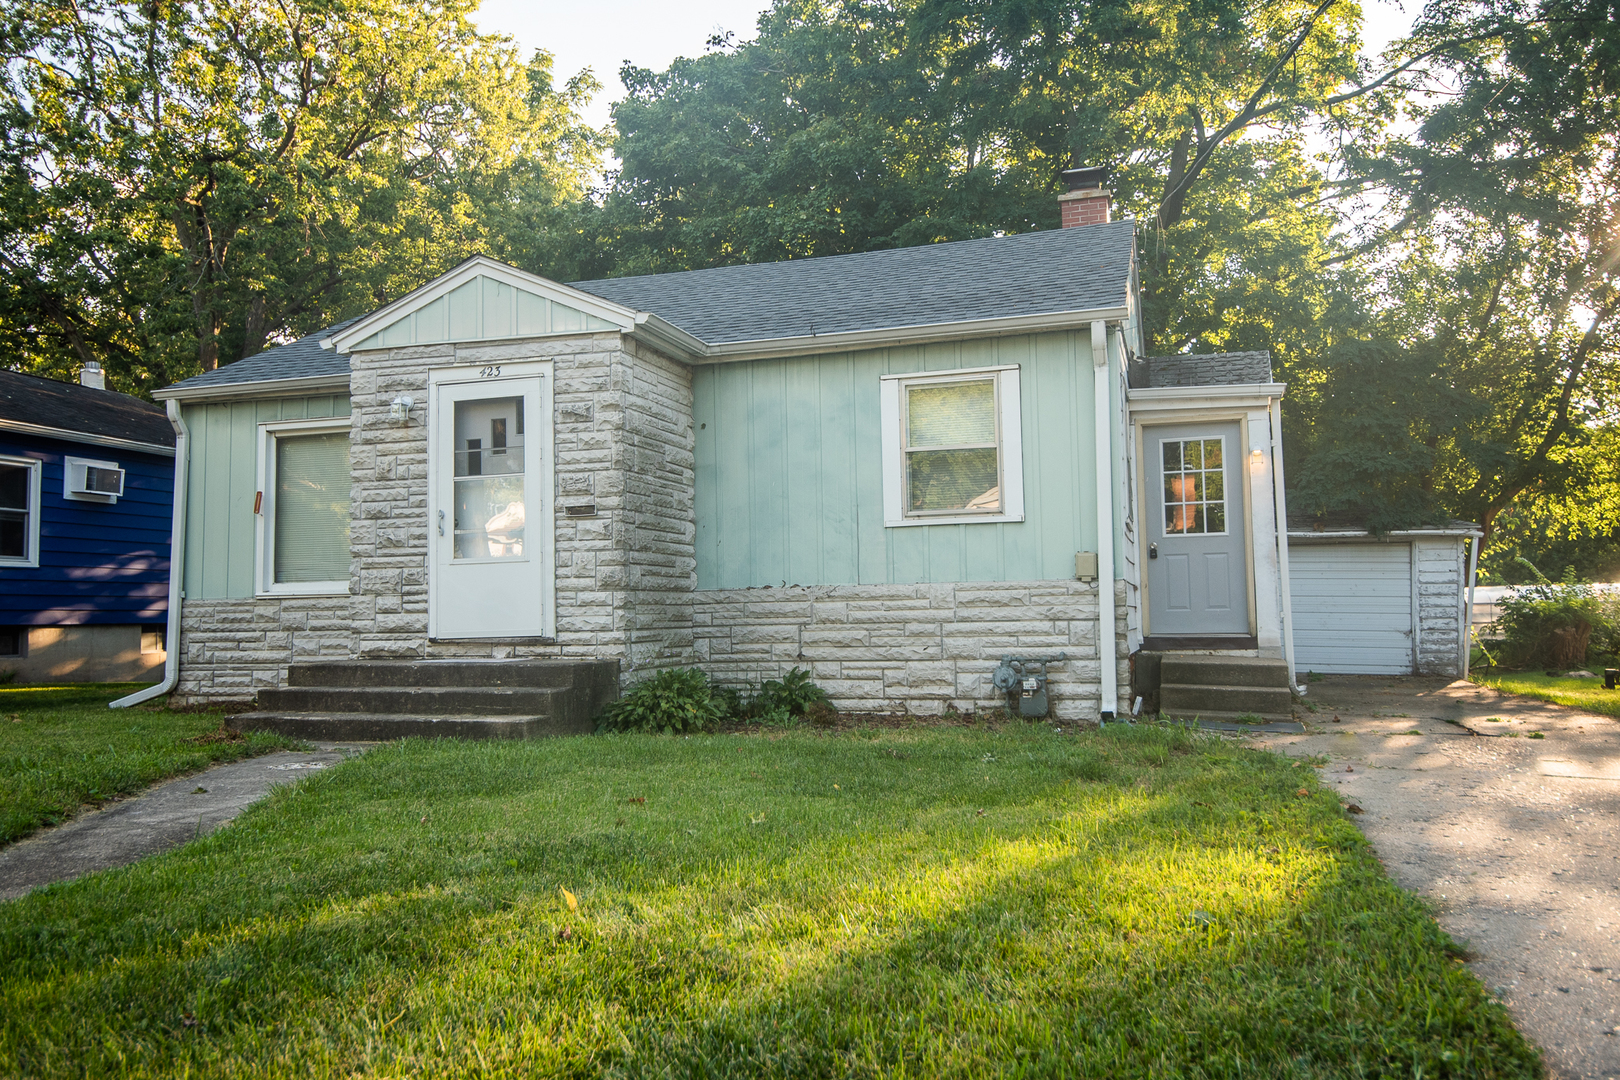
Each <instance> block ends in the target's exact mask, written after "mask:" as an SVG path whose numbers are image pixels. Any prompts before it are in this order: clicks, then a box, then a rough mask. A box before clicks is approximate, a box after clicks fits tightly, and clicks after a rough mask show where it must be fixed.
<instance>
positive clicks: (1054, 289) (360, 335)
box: [154, 221, 1136, 399]
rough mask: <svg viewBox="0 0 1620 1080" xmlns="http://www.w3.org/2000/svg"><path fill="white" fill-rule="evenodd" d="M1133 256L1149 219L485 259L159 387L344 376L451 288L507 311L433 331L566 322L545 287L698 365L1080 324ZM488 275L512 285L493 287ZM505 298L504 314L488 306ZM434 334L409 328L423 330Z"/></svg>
mask: <svg viewBox="0 0 1620 1080" xmlns="http://www.w3.org/2000/svg"><path fill="white" fill-rule="evenodd" d="M1135 253H1136V226H1135V225H1134V223H1132V222H1129V221H1118V222H1112V223H1109V224H1103V225H1089V226H1084V227H1081V228H1071V229H1052V230H1047V231H1044V232H1032V233H1019V234H1016V235H1013V236H993V237H986V238H984V239H980V240H959V241H955V242H952V243H943V244H924V245H922V246H919V247H910V248H891V249H887V250H884V251H869V252H863V253H860V254H855V255H832V256H826V257H822V258H813V259H792V260H789V261H787V262H776V263H749V264H745V265H740V266H721V267H714V268H712V269H709V270H688V271H682V272H679V273H670V274H651V275H646V276H642V277H624V278H605V279H602V280H598V281H576V282H573V283H571V284H568V285H561V284H558V283H557V282H554V281H550V280H548V279H546V278H542V277H539V276H537V275H534V274H530V273H528V272H526V271H523V270H519V269H516V268H515V267H510V266H505V265H503V264H501V263H497V262H495V261H494V260H493V259H490V258H488V257H486V256H474V257H472V258H470V259H467V260H466V261H464V262H463V263H461V264H460V265H458V266H457V267H456V268H455V269H453V270H451V271H449V272H448V273H446V274H444V275H442V276H440V277H438V278H435V279H434V280H433V281H431V282H429V283H428V284H426V285H424V286H422V287H421V288H420V289H417V290H415V291H413V292H411V293H409V294H408V295H406V296H404V297H401V298H400V299H399V300H397V301H395V302H394V303H392V304H389V305H386V306H385V307H383V308H381V309H379V310H377V311H374V312H372V313H371V314H369V315H364V316H361V317H360V318H358V319H350V320H347V321H346V322H341V323H338V324H337V325H335V326H332V327H329V328H328V329H326V330H322V331H320V332H318V333H314V334H309V335H306V336H304V337H302V338H299V339H298V340H297V341H294V342H291V343H289V344H286V345H282V346H280V347H278V348H274V349H268V350H266V351H265V352H262V353H260V354H259V355H257V356H252V357H249V358H247V359H246V360H238V361H237V362H236V363H234V364H226V365H224V366H222V367H220V368H218V369H217V370H215V371H211V372H208V373H206V374H203V375H197V376H194V377H192V378H190V379H186V380H184V381H182V382H178V383H175V384H174V385H173V386H169V387H166V388H164V389H162V390H159V391H158V392H157V393H156V394H155V395H154V396H156V397H159V398H170V397H175V398H186V399H196V398H208V397H227V396H231V395H232V394H237V395H240V394H241V393H243V392H245V391H246V387H247V384H255V386H254V390H253V392H254V393H299V392H311V391H314V390H316V389H320V388H322V387H333V388H335V387H338V386H342V385H344V380H346V379H347V377H348V373H349V358H348V356H347V355H346V354H345V353H344V352H343V351H340V350H345V349H358V348H374V347H387V346H385V345H384V342H385V341H386V342H387V343H388V345H392V344H394V343H395V342H393V340H392V338H391V337H387V336H385V335H384V331H388V330H389V329H390V328H392V327H403V326H406V325H407V320H414V321H416V322H419V321H420V319H421V318H422V317H424V313H427V314H431V315H432V317H433V318H434V319H435V320H437V319H438V318H439V315H438V311H439V308H444V309H445V312H444V318H445V319H454V318H455V316H454V314H453V312H451V311H450V310H449V302H450V297H451V294H452V293H455V294H457V295H462V294H465V296H466V297H467V301H465V302H468V303H470V302H471V300H472V299H473V298H474V297H475V295H476V298H477V303H478V304H486V305H487V304H489V303H494V304H495V305H496V307H495V308H489V309H488V310H482V309H480V311H479V312H477V313H471V310H472V309H471V308H469V312H470V313H471V314H469V318H468V325H469V326H476V330H470V331H469V332H470V333H472V334H473V336H472V337H470V338H461V337H455V336H453V335H449V334H448V331H446V334H445V336H438V337H434V338H433V340H456V341H460V340H482V339H485V338H487V337H489V336H490V333H495V334H496V336H499V333H500V332H498V331H489V332H486V331H488V330H489V327H490V326H504V325H508V323H507V322H506V321H505V320H507V319H508V317H510V319H511V320H513V321H512V322H511V323H510V324H509V325H511V326H512V327H513V331H514V332H519V333H518V336H530V335H531V334H536V333H541V332H545V330H544V329H543V328H544V327H547V326H555V325H556V324H554V323H541V322H535V323H534V326H536V327H540V328H541V329H527V328H526V327H525V324H524V321H523V320H524V318H525V316H524V314H523V311H522V309H521V307H520V304H521V301H522V298H521V297H518V296H511V297H509V296H508V295H507V293H508V292H510V291H511V290H516V291H518V292H520V293H522V292H526V293H530V294H533V295H535V296H541V297H544V298H546V304H547V305H548V306H547V308H546V309H545V310H546V311H547V312H552V311H554V310H557V309H559V308H560V309H564V310H566V309H570V308H571V309H574V310H575V313H576V314H580V315H582V316H584V317H585V321H582V322H581V323H579V324H578V325H575V324H573V323H570V324H568V325H567V327H566V329H553V330H552V331H551V332H554V333H563V332H567V333H579V332H586V333H589V332H591V330H593V329H601V328H603V327H604V326H606V327H608V328H611V329H617V330H621V331H623V332H624V333H628V334H632V335H636V336H638V337H645V338H647V339H650V340H651V341H652V342H653V343H654V344H655V345H656V346H657V347H659V348H660V349H662V350H664V351H666V352H668V353H669V354H670V355H672V356H675V357H677V358H678V359H682V360H686V361H688V362H691V363H704V362H708V361H714V360H727V359H747V358H753V357H759V356H785V355H800V354H804V353H810V352H824V351H826V352H830V351H833V350H835V349H840V348H859V347H873V346H880V345H884V344H891V343H895V342H898V341H902V340H931V339H940V338H947V337H952V336H972V335H975V334H978V335H983V334H989V333H1019V332H1031V331H1039V330H1046V329H1056V328H1059V327H1067V326H1078V325H1083V324H1084V323H1085V322H1086V321H1088V320H1092V319H1099V318H1121V317H1124V316H1125V315H1126V314H1128V313H1129V312H1130V310H1131V309H1132V304H1133V298H1132V289H1133V286H1134V281H1135V278H1134V274H1135ZM479 278H487V279H489V281H493V282H498V283H499V284H500V286H501V288H499V289H495V290H492V289H491V288H490V287H489V283H488V282H484V281H479V280H478V279H479ZM473 285H477V290H476V292H475V291H474V290H472V289H471V286H473ZM508 303H510V304H511V305H513V306H512V307H511V309H510V310H511V312H512V313H513V314H511V315H510V316H508V315H507V314H505V313H506V311H507V308H506V307H505V305H506V304H508ZM553 305H555V307H554V306H553ZM497 309H498V315H497V316H493V318H494V322H491V318H492V316H491V315H490V314H489V312H490V311H497ZM546 317H547V318H551V317H552V316H551V315H547V316H546ZM591 320H597V321H594V322H593V321H591ZM413 325H414V324H413ZM434 326H435V329H434V330H433V331H432V332H431V333H432V334H435V335H437V334H439V333H440V331H439V329H438V326H439V323H438V322H437V321H435V323H434ZM446 326H448V323H446ZM420 332H421V331H420V329H419V328H418V329H412V330H411V331H410V333H411V335H413V338H414V336H415V335H418V334H419V333H420Z"/></svg>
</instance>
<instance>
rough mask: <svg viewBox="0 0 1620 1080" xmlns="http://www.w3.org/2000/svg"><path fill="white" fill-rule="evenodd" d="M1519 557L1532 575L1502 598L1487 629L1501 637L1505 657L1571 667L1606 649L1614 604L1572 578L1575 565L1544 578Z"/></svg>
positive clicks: (1523, 664)
mask: <svg viewBox="0 0 1620 1080" xmlns="http://www.w3.org/2000/svg"><path fill="white" fill-rule="evenodd" d="M1519 561H1520V562H1522V563H1524V565H1525V566H1527V567H1529V568H1530V570H1531V571H1533V572H1534V573H1535V575H1536V577H1537V579H1538V580H1537V582H1536V583H1535V584H1533V585H1521V586H1519V587H1517V588H1515V589H1514V590H1513V592H1512V593H1511V594H1509V595H1508V596H1504V597H1503V598H1502V601H1501V607H1502V614H1501V616H1500V617H1499V618H1498V619H1497V620H1496V622H1494V623H1492V624H1491V629H1492V631H1494V632H1495V633H1498V634H1500V635H1501V636H1502V639H1503V643H1504V644H1503V650H1502V651H1503V654H1504V659H1505V660H1506V661H1507V662H1508V663H1509V664H1510V665H1515V666H1521V667H1542V666H1551V667H1556V668H1568V667H1574V666H1575V665H1577V664H1581V663H1584V662H1585V660H1586V654H1587V651H1588V650H1589V649H1590V650H1592V651H1594V652H1596V653H1599V654H1601V653H1604V652H1608V651H1611V650H1612V649H1613V647H1614V643H1615V636H1616V625H1615V612H1614V604H1613V602H1612V600H1611V598H1608V597H1601V596H1599V595H1598V594H1597V593H1596V592H1595V591H1594V590H1593V588H1592V586H1590V585H1587V584H1584V583H1582V582H1579V581H1576V580H1575V572H1574V569H1573V568H1571V569H1569V570H1567V571H1565V573H1564V579H1563V580H1562V581H1549V580H1547V578H1546V577H1545V576H1543V575H1542V573H1541V571H1539V570H1536V568H1535V567H1534V566H1532V565H1531V564H1530V562H1529V561H1528V560H1526V559H1522V558H1521V559H1520V560H1519Z"/></svg>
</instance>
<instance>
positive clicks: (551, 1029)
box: [0, 725, 1540, 1078]
mask: <svg viewBox="0 0 1620 1080" xmlns="http://www.w3.org/2000/svg"><path fill="white" fill-rule="evenodd" d="M1313 772H1314V770H1312V769H1310V768H1309V767H1299V766H1292V765H1291V764H1290V763H1289V762H1288V761H1286V760H1285V759H1282V758H1279V757H1276V756H1272V755H1268V754H1263V753H1258V752H1253V751H1248V750H1244V749H1242V748H1241V747H1239V746H1237V745H1235V744H1234V743H1230V742H1222V741H1220V740H1218V739H1214V738H1207V737H1201V736H1198V735H1196V734H1189V733H1188V732H1186V731H1185V730H1181V729H1171V728H1164V727H1149V726H1146V725H1143V726H1139V727H1136V728H1131V729H1126V728H1123V727H1111V728H1109V729H1107V730H1106V731H1104V732H1098V733H1088V734H1086V735H1082V736H1078V737H1076V736H1060V735H1056V734H1054V733H1053V732H1052V731H1051V730H1050V729H1048V728H1046V727H1044V726H1028V727H1025V726H1022V725H1020V726H1009V727H1006V728H1002V729H992V730H989V731H985V730H983V729H978V730H963V729H948V728H933V729H913V730H900V731H884V732H877V731H858V732H854V733H844V734H838V735H828V734H824V733H816V732H811V731H798V732H791V733H772V734H767V735H753V736H746V735H718V736H695V737H691V738H673V737H660V736H648V735H618V736H598V737H593V738H576V739H555V740H545V741H537V742H526V743H511V744H493V743H470V744H469V743H460V744H458V743H450V742H423V741H411V742H405V743H402V744H391V745H386V746H383V747H381V748H378V749H375V750H373V751H371V752H370V753H368V754H366V755H365V756H364V757H362V758H359V759H355V760H351V761H349V762H346V763H344V764H342V765H340V766H337V767H335V768H333V769H331V770H329V771H328V772H325V773H322V774H318V775H314V776H311V777H309V778H307V779H305V780H303V781H301V782H300V783H299V784H297V785H296V786H292V787H287V788H281V789H278V790H277V791H276V792H275V793H274V794H273V795H271V796H270V797H269V798H268V799H267V800H265V801H264V802H262V803H260V804H258V805H257V806H255V807H253V808H250V809H249V810H248V811H246V812H245V813H244V814H243V815H242V816H241V817H240V818H238V819H237V821H236V822H235V824H233V825H232V826H230V827H228V828H225V829H222V830H220V831H219V832H216V833H215V834H213V835H212V836H209V837H206V838H203V839H202V840H199V841H195V842H193V843H191V844H188V845H187V846H185V847H183V848H181V849H178V850H176V851H174V852H172V853H170V854H168V855H164V856H159V857H156V858H153V859H149V860H146V861H144V862H141V863H138V864H135V865H134V866H131V867H128V868H125V869H123V870H119V871H113V872H110V873H106V874H101V875H96V876H92V877H88V878H84V879H80V880H79V881H76V882H71V883H68V884H64V885H58V886H53V887H51V888H48V889H45V890H42V891H40V892H36V893H33V894H31V895H30V896H28V897H25V898H23V899H22V900H19V901H16V902H14V903H12V904H9V905H4V906H0V970H3V971H5V972H6V973H7V975H6V978H5V979H4V980H0V1071H8V1070H9V1072H10V1073H11V1074H12V1075H28V1076H30V1077H53V1076H103V1075H110V1074H117V1075H119V1076H126V1077H156V1076H175V1075H210V1076H263V1077H284V1076H297V1077H303V1076H329V1075H371V1076H396V1075H405V1074H412V1075H431V1076H435V1077H441V1076H448V1077H456V1076H466V1077H509V1076H511V1077H515V1076H620V1077H654V1076H660V1077H661V1076H693V1077H695V1076H703V1077H753V1076H762V1075H772V1076H787V1075H792V1076H827V1077H832V1076H837V1077H868V1076H896V1077H900V1076H955V1077H968V1076H972V1077H978V1076H1017V1077H1036V1076H1108V1077H1150V1076H1151V1077H1181V1076H1186V1077H1240V1076H1241V1077H1268V1078H1269V1077H1363V1076H1406V1077H1413V1076H1422V1077H1445V1076H1466V1077H1530V1076H1535V1075H1538V1073H1539V1068H1540V1067H1539V1064H1538V1059H1537V1057H1536V1053H1535V1051H1534V1050H1533V1049H1532V1048H1531V1047H1530V1046H1529V1045H1527V1044H1526V1042H1525V1041H1524V1040H1523V1039H1522V1038H1521V1037H1520V1036H1519V1035H1518V1033H1517V1032H1516V1031H1515V1030H1514V1029H1513V1027H1512V1026H1511V1024H1510V1022H1509V1020H1508V1017H1507V1015H1506V1013H1505V1011H1504V1010H1503V1008H1502V1007H1501V1006H1500V1005H1499V1004H1498V1003H1496V1002H1494V1001H1492V1000H1490V999H1489V998H1488V996H1487V995H1486V993H1485V991H1484V990H1483V988H1482V986H1481V984H1480V983H1479V982H1478V980H1477V979H1475V978H1474V977H1473V976H1472V975H1471V974H1469V973H1468V972H1467V971H1466V970H1465V969H1464V968H1463V967H1462V965H1461V962H1460V957H1461V955H1462V954H1461V951H1460V949H1459V948H1458V947H1457V946H1456V945H1455V944H1453V943H1452V942H1451V941H1450V940H1449V939H1448V938H1447V937H1446V936H1445V935H1444V934H1443V933H1442V932H1441V931H1440V930H1439V929H1438V927H1436V925H1435V923H1434V921H1433V920H1432V919H1431V918H1430V916H1429V914H1428V912H1427V910H1426V909H1425V908H1424V906H1423V905H1422V903H1421V902H1420V901H1418V900H1417V899H1415V898H1414V897H1412V896H1410V895H1409V894H1406V893H1404V892H1402V891H1401V890H1400V889H1398V888H1396V887H1395V886H1394V885H1393V884H1392V883H1391V882H1390V880H1389V879H1388V878H1387V877H1386V876H1385V874H1384V873H1383V871H1382V868H1381V867H1380V865H1379V863H1378V861H1377V859H1376V858H1375V857H1374V855H1373V853H1372V851H1371V850H1370V848H1369V847H1368V845H1367V842H1366V841H1365V839H1364V838H1363V837H1362V835H1361V834H1360V832H1358V831H1357V830H1356V828H1355V827H1354V826H1353V825H1352V824H1351V822H1350V821H1349V820H1348V819H1347V818H1346V816H1345V815H1344V813H1343V811H1342V810H1341V809H1340V805H1339V802H1338V800H1337V799H1336V797H1335V796H1334V795H1333V794H1332V793H1330V792H1328V791H1327V790H1325V789H1324V788H1322V787H1321V786H1320V785H1319V784H1318V782H1317V780H1316V779H1315V777H1314V775H1313ZM8 1061H9V1062H11V1063H12V1064H11V1065H9V1066H7V1065H5V1064H4V1062H8Z"/></svg>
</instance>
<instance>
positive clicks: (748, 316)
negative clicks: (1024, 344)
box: [570, 221, 1136, 345]
mask: <svg viewBox="0 0 1620 1080" xmlns="http://www.w3.org/2000/svg"><path fill="white" fill-rule="evenodd" d="M1135 236H1136V226H1135V225H1134V224H1133V223H1131V222H1129V221H1117V222H1113V223H1111V224H1107V225H1092V226H1087V227H1084V228H1078V229H1050V230H1046V231H1044V232H1032V233H1019V234H1017V235H1015V236H993V237H986V238H984V239H982V240H958V241H955V242H953V243H948V244H924V245H922V246H920V247H908V248H891V249H888V250H885V251H868V252H863V253H861V254H857V255H832V256H826V257H823V258H816V259H791V260H789V261H787V262H777V263H753V264H749V265H743V266H719V267H715V268H713V269H710V270H688V271H684V272H681V273H673V274H651V275H648V276H645V277H622V278H605V279H603V280H600V281H575V282H571V283H570V284H571V285H572V286H573V287H574V288H576V289H579V290H580V291H581V292H588V293H591V294H593V295H595V296H600V297H602V298H603V299H604V300H611V301H613V302H614V303H616V304H620V305H622V306H624V307H627V308H631V309H633V310H636V311H645V312H650V313H651V314H654V315H657V316H659V317H660V318H662V319H665V320H667V321H668V322H672V323H674V324H675V325H676V326H679V327H680V328H681V329H682V330H685V331H686V332H687V333H689V334H692V335H693V336H694V337H697V338H700V339H702V340H703V341H705V342H707V343H708V344H710V345H721V344H727V343H730V342H737V341H760V340H770V339H773V338H790V337H802V336H806V335H810V334H838V333H847V332H851V331H858V330H883V329H889V328H892V327H900V326H929V325H933V324H937V323H952V322H965V321H969V320H975V319H999V318H1006V317H1008V316H1014V315H1039V314H1051V313H1057V312H1066V311H1087V310H1095V309H1097V308H1109V307H1121V306H1123V305H1124V304H1125V302H1126V294H1127V291H1128V289H1129V286H1130V280H1131V253H1132V249H1133V247H1134V244H1135Z"/></svg>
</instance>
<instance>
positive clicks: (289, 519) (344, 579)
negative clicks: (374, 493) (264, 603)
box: [256, 417, 350, 596]
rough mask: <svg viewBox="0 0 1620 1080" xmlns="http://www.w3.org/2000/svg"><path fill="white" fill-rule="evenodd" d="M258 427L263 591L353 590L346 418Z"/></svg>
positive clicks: (305, 593) (268, 593)
mask: <svg viewBox="0 0 1620 1080" xmlns="http://www.w3.org/2000/svg"><path fill="white" fill-rule="evenodd" d="M259 431H260V440H259V491H258V494H257V496H256V499H257V501H258V504H259V505H258V506H257V508H256V509H257V511H258V514H259V534H258V548H259V552H258V592H259V594H260V595H263V596H273V595H303V596H311V595H329V594H338V593H346V592H348V591H349V514H350V511H349V420H348V418H347V417H341V418H333V419H330V420H289V421H283V422H280V423H274V424H261V425H260V426H259Z"/></svg>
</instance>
